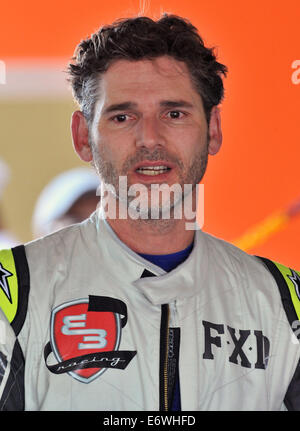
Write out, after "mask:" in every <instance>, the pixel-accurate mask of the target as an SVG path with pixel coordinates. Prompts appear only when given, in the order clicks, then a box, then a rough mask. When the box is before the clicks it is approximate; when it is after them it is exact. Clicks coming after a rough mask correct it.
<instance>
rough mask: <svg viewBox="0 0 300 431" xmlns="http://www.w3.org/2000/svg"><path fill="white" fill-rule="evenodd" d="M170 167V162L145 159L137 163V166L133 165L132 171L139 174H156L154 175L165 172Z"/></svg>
mask: <svg viewBox="0 0 300 431" xmlns="http://www.w3.org/2000/svg"><path fill="white" fill-rule="evenodd" d="M171 169H172V166H171V165H170V163H167V162H163V161H157V162H153V161H152V162H151V161H145V162H141V163H139V164H138V166H135V168H134V171H135V172H136V173H137V174H140V175H146V176H156V175H162V174H166V173H167V172H169V171H170V170H171Z"/></svg>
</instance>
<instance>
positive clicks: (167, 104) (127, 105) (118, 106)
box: [103, 100, 194, 114]
mask: <svg viewBox="0 0 300 431" xmlns="http://www.w3.org/2000/svg"><path fill="white" fill-rule="evenodd" d="M159 105H160V106H161V107H163V108H179V107H182V108H193V107H194V105H193V104H192V103H190V102H187V101H185V100H162V101H161V102H160V103H159ZM137 107H138V104H137V103H134V102H129V101H128V102H122V103H114V104H112V105H109V106H107V107H106V108H105V109H104V111H103V114H110V113H112V112H117V111H126V110H128V109H136V108H137Z"/></svg>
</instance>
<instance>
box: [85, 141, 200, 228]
mask: <svg viewBox="0 0 300 431" xmlns="http://www.w3.org/2000/svg"><path fill="white" fill-rule="evenodd" d="M90 147H91V149H92V154H93V166H94V168H95V170H96V172H97V173H98V175H99V177H100V179H101V182H103V183H105V184H109V185H111V186H113V187H112V193H113V194H114V196H113V197H114V198H115V199H116V200H117V203H119V204H120V205H122V204H125V203H126V204H127V211H128V210H129V208H130V205H131V203H132V201H133V200H134V196H129V195H128V191H129V187H130V186H131V184H127V190H120V189H119V184H120V183H119V178H120V176H126V177H127V173H128V172H129V171H130V169H131V168H132V166H134V165H136V164H137V163H139V162H142V161H145V160H147V161H158V160H164V161H166V162H171V163H173V164H174V165H175V166H176V167H177V171H178V177H179V178H178V184H179V185H180V186H181V190H182V194H181V196H180V197H179V199H177V201H175V200H174V199H173V200H171V201H170V202H169V203H168V207H164V206H163V204H162V203H161V202H160V205H159V208H156V214H158V217H157V218H152V217H151V214H152V211H151V203H150V204H149V206H148V208H147V209H146V214H145V213H142V212H141V213H140V218H139V219H138V220H132V222H133V223H134V224H135V227H136V228H137V227H138V225H139V226H141V227H142V225H144V224H147V225H149V224H150V225H151V227H152V228H153V229H155V230H157V231H159V232H161V233H162V232H166V231H168V230H170V228H171V226H172V225H173V224H174V223H173V222H174V217H173V215H174V209H175V208H176V205H177V204H178V201H181V203H182V204H183V202H184V199H185V198H186V196H185V194H184V185H185V184H191V185H192V193H193V192H194V190H195V188H196V186H197V184H199V183H200V181H201V180H202V178H203V176H204V174H205V172H206V168H207V163H208V140H207V142H206V145H205V146H204V148H202V149H201V150H200V149H199V151H198V152H197V153H195V156H194V158H193V159H192V161H191V163H190V166H189V167H188V168H184V164H183V162H182V161H181V160H180V159H178V158H175V157H174V156H172V155H170V154H168V153H167V151H166V150H165V149H164V148H161V149H158V148H157V149H155V150H154V151H153V152H150V151H149V150H148V149H147V148H141V149H140V150H138V151H137V152H136V154H135V155H133V156H130V157H128V158H127V159H126V160H125V162H124V163H123V165H122V168H121V170H120V171H119V170H118V169H117V168H116V167H115V165H114V164H113V163H111V162H110V161H108V160H106V159H105V156H104V154H103V153H102V152H100V151H99V148H98V147H97V146H96V145H94V144H93V143H92V142H90ZM153 180H154V181H153V184H155V179H154V178H153ZM150 187H151V186H150V185H149V186H148V189H150ZM124 193H126V196H127V199H126V202H124V201H123V198H122V196H124ZM194 205H196V202H195V203H194ZM166 212H169V214H170V217H169V219H167V218H164V214H165V213H166ZM129 219H130V217H129ZM137 221H139V222H140V223H137Z"/></svg>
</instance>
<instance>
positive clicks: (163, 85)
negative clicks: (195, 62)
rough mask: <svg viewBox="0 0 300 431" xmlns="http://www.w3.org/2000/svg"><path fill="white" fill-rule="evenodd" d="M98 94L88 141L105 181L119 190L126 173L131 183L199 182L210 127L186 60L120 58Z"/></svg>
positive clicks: (103, 78)
mask: <svg viewBox="0 0 300 431" xmlns="http://www.w3.org/2000/svg"><path fill="white" fill-rule="evenodd" d="M99 94H100V96H99V99H98V101H97V102H96V105H95V111H94V112H95V113H94V118H93V121H92V124H91V126H90V130H89V142H90V144H91V147H92V153H93V161H94V164H95V167H96V169H97V170H98V172H99V174H100V176H101V180H102V182H104V183H107V184H112V185H113V186H114V188H115V190H116V191H117V194H118V184H119V176H127V185H128V188H129V187H130V186H132V185H134V184H142V185H144V186H146V187H148V188H150V185H151V184H159V185H160V184H167V185H169V186H172V185H173V184H175V183H177V184H180V185H181V187H182V189H183V185H184V184H193V185H196V184H198V183H199V182H200V181H201V179H202V177H203V175H204V172H205V169H206V164H207V158H208V153H209V152H210V150H209V139H208V136H209V134H208V126H207V122H206V117H205V114H204V109H203V104H202V100H201V97H200V95H199V94H198V93H197V91H196V90H195V89H194V86H193V84H192V82H191V78H190V74H189V72H188V70H187V67H186V65H185V64H184V63H182V62H179V61H176V60H175V59H173V58H170V57H167V56H164V57H159V58H157V59H155V60H140V61H127V60H118V61H116V62H115V63H113V64H112V65H111V66H110V67H109V69H108V70H107V72H105V73H104V74H103V75H102V77H101V80H100V84H99ZM214 152H216V151H213V152H212V153H214Z"/></svg>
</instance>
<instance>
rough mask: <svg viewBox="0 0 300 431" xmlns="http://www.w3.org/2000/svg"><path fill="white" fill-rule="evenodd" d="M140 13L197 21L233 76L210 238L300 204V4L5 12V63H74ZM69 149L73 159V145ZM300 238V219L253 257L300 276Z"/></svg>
mask: <svg viewBox="0 0 300 431" xmlns="http://www.w3.org/2000/svg"><path fill="white" fill-rule="evenodd" d="M141 9H144V12H145V14H147V15H149V16H154V17H158V16H159V15H160V13H161V12H162V11H167V12H172V13H175V14H178V15H181V16H184V17H186V18H188V19H190V20H191V21H192V22H193V24H194V25H195V26H196V27H197V28H198V29H199V33H200V34H201V36H202V37H203V39H204V40H205V42H206V43H207V44H208V45H210V46H216V47H217V52H218V56H219V60H220V61H221V62H223V63H225V64H226V65H227V66H228V68H229V74H228V78H227V79H226V80H225V89H226V97H225V100H224V103H223V105H222V125H223V137H224V142H223V147H222V150H221V152H220V153H219V154H218V155H217V156H215V157H213V158H211V159H210V161H209V165H208V171H207V174H206V177H205V181H204V183H205V225H204V230H205V231H208V232H210V233H212V234H214V235H216V236H219V237H222V238H224V239H225V240H228V241H234V240H236V239H237V238H239V237H240V236H241V235H242V234H244V232H245V231H247V229H249V228H251V227H252V226H254V225H256V224H257V223H259V222H261V221H262V220H264V219H265V218H266V217H268V216H270V215H272V214H273V213H274V212H277V211H278V210H284V209H285V208H287V207H288V206H289V205H290V204H291V203H293V202H294V201H295V200H296V199H299V198H300V170H299V166H300V165H299V156H300V127H299V123H300V121H299V116H300V84H298V85H296V84H293V82H292V79H291V77H292V74H293V72H294V70H293V69H292V63H293V62H294V61H295V60H298V59H300V43H299V42H300V41H299V38H300V36H299V24H300V3H299V1H296V0H288V1H287V2H284V3H283V2H274V1H271V0H263V1H261V0H260V1H258V0H255V1H251V2H241V1H239V0H230V1H226V2H225V1H223V0H214V1H211V0H202V1H201V0H198V1H191V0H186V1H184V2H183V1H174V0H172V1H167V0H160V1H157V0H152V1H151V2H150V1H149V2H146V1H144V2H142V1H139V2H138V1H133V0H132V1H130V0H124V1H121V2H107V1H103V0H97V1H95V0H89V1H88V2H83V1H76V0H73V1H69V0H67V1H65V0H60V1H58V0H52V1H51V2H49V3H44V2H40V1H26V2H20V1H19V2H4V3H3V4H2V5H1V18H0V60H4V61H8V60H9V59H11V58H18V59H23V61H25V60H26V61H29V60H28V59H32V58H36V57H38V58H49V57H53V58H63V59H65V61H66V62H67V61H68V59H69V58H70V57H71V56H72V54H73V50H74V48H75V46H76V44H77V43H78V42H79V41H80V39H82V38H84V37H86V36H88V35H89V34H90V33H92V32H94V31H95V30H96V29H97V28H98V27H99V26H100V25H102V24H106V23H110V22H111V21H112V20H114V19H116V18H119V17H128V16H132V15H135V14H137V13H138V12H139V11H140V10H141ZM299 75H300V74H299ZM70 99H71V96H70ZM0 101H1V86H0ZM16 122H18V119H16ZM0 125H1V118H0ZM68 127H69V124H67V123H66V129H68ZM45 133H46V130H45ZM58 139H59V137H58ZM9 145H10V143H9V142H5V143H4V142H3V141H2V142H0V150H1V153H0V156H1V154H2V150H4V147H5V151H6V153H5V154H8V149H7V146H9ZM39 145H40V142H39ZM62 145H66V146H68V151H70V153H71V152H72V148H71V144H70V142H67V143H66V144H62ZM23 152H26V145H25V146H24V145H22V146H20V147H19V148H18V155H19V157H20V158H22V154H23ZM32 156H33V155H32ZM71 157H73V155H72V156H71ZM74 163H75V162H73V161H72V164H74ZM61 168H62V165H60V169H61ZM57 170H58V169H56V171H57ZM56 171H55V169H54V170H53V172H56ZM24 175H25V176H28V175H30V174H29V173H28V172H26V174H25V173H24ZM35 184H36V182H35ZM36 190H37V191H38V187H37V188H36ZM22 198H23V197H22V196H19V198H18V199H22ZM27 223H28V220H27ZM299 238H300V215H298V216H295V217H293V219H291V220H290V221H289V223H288V224H287V225H286V226H285V227H284V228H282V229H279V230H277V231H276V232H275V233H273V234H272V235H271V236H269V237H268V238H266V239H265V241H264V243H263V244H261V245H257V246H255V247H253V248H252V249H250V250H249V252H251V253H255V254H260V255H263V256H267V257H269V258H272V259H275V260H277V261H280V262H281V263H285V264H287V265H289V266H293V267H295V268H296V269H297V268H298V269H300V253H299ZM26 240H28V238H26Z"/></svg>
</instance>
